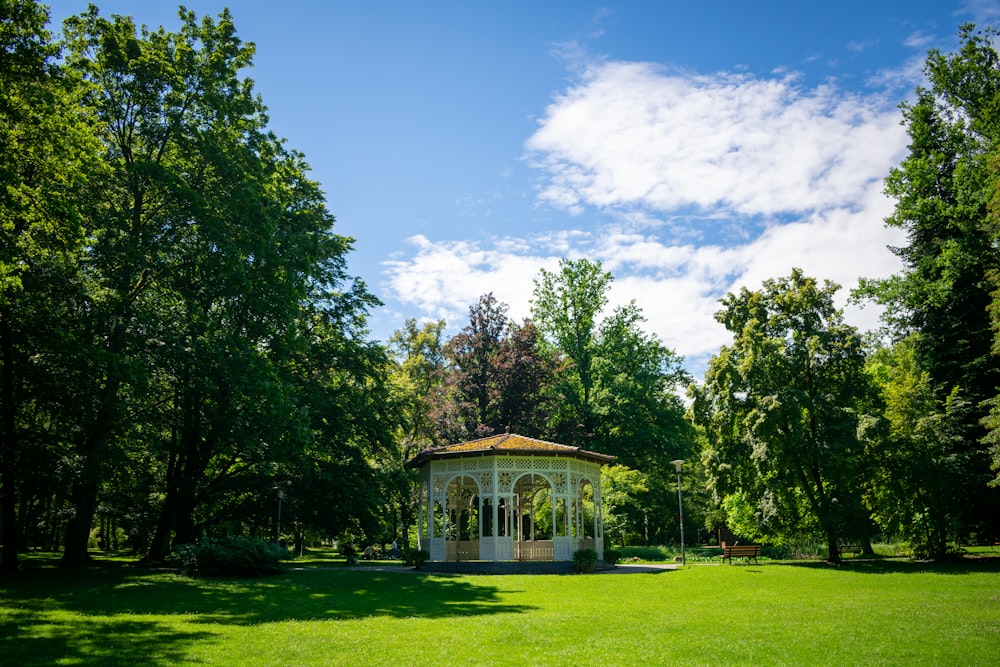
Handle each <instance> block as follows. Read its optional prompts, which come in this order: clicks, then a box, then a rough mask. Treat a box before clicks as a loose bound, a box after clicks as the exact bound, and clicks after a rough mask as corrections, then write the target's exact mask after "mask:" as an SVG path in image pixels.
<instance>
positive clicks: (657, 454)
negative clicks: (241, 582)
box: [532, 259, 695, 540]
mask: <svg viewBox="0 0 1000 667" xmlns="http://www.w3.org/2000/svg"><path fill="white" fill-rule="evenodd" d="M612 281H613V277H612V275H611V274H610V273H609V272H606V271H604V269H603V268H602V267H601V264H600V263H599V262H592V261H589V260H586V259H581V260H576V261H572V260H562V262H561V263H560V271H559V273H551V272H548V271H545V270H543V271H542V272H541V274H540V276H539V278H538V279H537V280H536V281H535V292H534V298H533V301H532V313H533V316H534V317H535V321H536V322H537V323H538V326H539V329H540V330H542V331H543V332H544V333H545V335H546V336H547V337H548V339H549V342H550V344H551V345H552V346H553V347H554V348H555V349H557V350H559V351H560V352H561V354H562V355H563V358H564V359H565V361H566V364H565V367H564V368H562V369H561V372H560V373H559V375H558V376H557V378H556V384H555V386H554V389H553V393H555V395H556V396H557V397H558V399H559V400H558V401H557V402H556V406H557V410H556V411H555V413H554V414H553V416H552V418H550V422H551V426H550V428H551V430H552V432H553V437H555V438H556V439H558V440H560V441H562V442H567V443H570V444H574V445H577V446H581V447H587V448H592V449H596V450H598V451H601V452H604V453H607V454H612V455H614V456H616V457H618V461H619V463H622V464H623V465H626V466H629V467H630V468H635V469H638V470H641V471H642V472H643V473H645V474H646V475H648V480H649V484H648V486H649V488H650V489H651V490H652V492H651V493H650V495H649V496H648V497H646V498H645V499H644V503H645V506H646V507H647V508H648V510H649V511H648V513H647V518H648V524H649V525H648V529H646V530H644V535H649V536H650V539H651V540H652V539H657V538H659V539H665V536H666V535H667V534H668V532H670V531H671V528H670V527H669V526H668V525H667V524H666V522H667V521H668V520H669V519H668V517H670V516H671V514H672V510H670V509H669V508H675V507H676V501H675V500H674V495H673V494H674V493H676V488H675V485H674V484H673V482H672V481H671V480H673V476H674V469H673V467H672V466H670V465H669V461H671V460H673V459H678V458H684V459H689V458H692V456H691V455H692V454H693V452H694V442H695V438H694V431H693V429H692V428H691V425H690V423H689V422H688V421H687V420H686V419H685V416H684V414H685V409H684V406H683V404H682V401H681V399H680V397H679V392H680V389H681V387H684V386H686V385H687V383H688V382H689V381H690V378H689V376H688V374H687V373H686V372H685V371H684V369H683V366H682V359H681V358H680V357H679V356H677V355H676V354H675V353H674V352H673V351H672V350H670V349H669V348H667V347H666V346H665V345H663V344H662V343H661V342H660V340H659V339H658V338H657V337H656V336H654V335H650V334H647V333H646V332H644V331H643V329H642V327H643V324H644V322H645V318H644V317H643V315H642V312H641V310H640V309H639V308H638V306H637V305H636V304H635V303H634V302H631V303H628V304H626V305H624V306H619V307H617V308H614V309H612V310H611V312H610V313H605V312H604V311H605V307H606V306H607V303H608V292H609V290H610V287H611V284H612Z"/></svg>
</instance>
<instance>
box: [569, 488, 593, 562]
mask: <svg viewBox="0 0 1000 667" xmlns="http://www.w3.org/2000/svg"><path fill="white" fill-rule="evenodd" d="M575 496H576V498H575V507H574V508H573V510H574V511H573V537H576V538H577V540H578V545H579V547H578V548H580V549H593V548H594V544H595V540H594V538H595V536H596V534H597V530H598V528H597V524H598V517H597V516H596V515H595V505H594V485H593V484H591V482H590V480H589V479H587V478H586V477H584V478H582V479H581V480H580V483H579V484H578V485H577V489H576V494H575Z"/></svg>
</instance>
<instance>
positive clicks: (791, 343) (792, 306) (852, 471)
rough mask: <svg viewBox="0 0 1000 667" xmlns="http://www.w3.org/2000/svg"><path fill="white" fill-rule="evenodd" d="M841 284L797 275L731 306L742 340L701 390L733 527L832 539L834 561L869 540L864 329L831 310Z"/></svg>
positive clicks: (713, 367)
mask: <svg viewBox="0 0 1000 667" xmlns="http://www.w3.org/2000/svg"><path fill="white" fill-rule="evenodd" d="M837 289H838V287H837V286H836V285H834V284H832V283H829V282H827V283H826V284H825V285H823V286H820V285H818V284H817V283H816V281H815V280H813V279H811V278H807V277H806V276H804V275H803V274H802V272H801V271H800V270H798V269H796V270H793V271H792V274H791V275H790V276H789V277H788V278H783V279H778V280H767V281H765V282H764V285H763V289H762V290H760V291H756V292H754V291H750V290H748V289H746V288H744V289H743V290H741V291H740V293H739V294H730V295H728V296H727V297H726V298H725V299H723V300H722V303H723V306H724V308H723V309H722V310H720V311H719V312H718V313H717V314H716V319H718V320H719V321H720V322H721V323H723V324H724V325H725V326H726V328H727V329H728V330H729V331H731V332H732V333H733V337H734V342H733V345H732V346H731V347H724V348H723V349H722V350H721V351H720V353H719V354H718V355H717V356H715V357H713V358H712V359H711V361H710V362H709V368H708V372H707V373H706V376H705V384H704V386H702V387H696V388H694V389H693V395H694V405H693V408H692V411H693V414H694V416H695V419H696V420H698V422H699V423H700V424H701V425H702V426H703V427H704V428H705V430H706V433H707V435H708V439H709V449H708V450H707V451H706V452H705V455H704V457H705V459H706V462H707V464H708V466H709V468H710V474H711V475H712V480H711V484H712V486H713V487H714V489H715V490H716V493H717V495H718V498H719V499H720V500H722V501H723V502H724V505H725V508H726V510H727V517H728V518H729V520H730V521H731V522H732V525H733V527H734V529H737V530H738V532H740V533H741V534H743V535H745V536H747V537H755V536H758V535H760V536H765V537H768V538H772V539H780V538H782V537H784V536H789V535H794V534H798V533H804V532H805V533H807V532H809V531H818V532H819V533H821V534H823V535H824V536H825V537H826V538H827V541H828V542H829V544H830V555H831V559H833V560H836V559H837V558H838V555H837V549H836V544H837V540H838V538H839V537H840V536H841V535H851V536H854V535H861V536H865V537H866V536H867V530H868V527H867V526H868V524H867V521H868V516H867V515H868V511H867V509H866V508H865V507H864V506H863V505H862V503H861V488H860V486H859V482H860V480H862V479H863V471H864V470H865V465H864V463H865V458H864V443H863V442H862V441H861V440H860V439H859V429H858V426H859V419H860V417H861V414H862V409H863V408H864V407H866V406H869V405H871V401H872V399H871V389H870V384H869V381H868V376H867V375H866V374H865V372H864V359H865V357H864V352H863V348H862V345H861V339H860V336H859V335H858V333H857V331H855V330H854V329H853V328H852V327H849V326H847V325H846V324H844V323H843V321H842V317H841V313H840V312H839V311H838V310H837V309H836V308H835V307H834V305H833V294H834V293H835V291H836V290H837Z"/></svg>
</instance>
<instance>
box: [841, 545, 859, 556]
mask: <svg viewBox="0 0 1000 667" xmlns="http://www.w3.org/2000/svg"><path fill="white" fill-rule="evenodd" d="M837 548H838V549H839V550H840V554H841V555H844V554H854V555H855V556H856V555H858V554H859V553H861V547H860V546H859V545H857V544H841V545H840V546H839V547H837Z"/></svg>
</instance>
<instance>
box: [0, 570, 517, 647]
mask: <svg viewBox="0 0 1000 667" xmlns="http://www.w3.org/2000/svg"><path fill="white" fill-rule="evenodd" d="M505 595H507V596H508V598H509V596H510V595H511V593H506V594H505ZM514 595H516V593H515V594H514ZM532 608H533V607H530V606H527V605H520V604H511V603H510V602H509V599H506V600H505V599H504V598H503V597H501V595H500V592H499V590H498V589H497V588H496V587H495V586H491V585H489V584H488V583H487V582H486V580H482V579H475V580H470V579H468V578H460V577H435V576H431V575H423V574H415V573H396V572H382V573H380V572H358V571H353V570H344V569H333V570H306V571H299V572H294V573H288V574H284V575H279V576H275V577H269V578H266V579H254V580H237V579H193V578H189V577H186V576H183V575H180V574H176V573H173V572H169V571H157V570H147V569H142V568H129V567H111V568H105V567H97V568H90V569H87V570H85V571H78V572H69V571H62V570H57V569H28V570H26V571H24V572H22V573H18V574H16V575H4V576H3V577H0V664H2V665H40V664H53V663H55V662H57V661H59V660H64V661H68V662H69V663H71V664H85V665H107V664H122V665H126V664H128V665H134V664H152V665H160V664H163V665H166V664H174V663H176V662H179V661H182V660H183V656H184V649H185V647H186V646H188V645H190V644H191V643H193V642H196V641H204V640H211V638H213V637H215V636H217V635H219V634H221V632H220V630H219V629H218V628H212V627H210V626H213V625H253V624H258V623H269V622H281V621H312V620H328V621H339V620H349V619H356V618H365V617H371V616H384V617H393V618H404V617H422V618H444V617H455V616H473V615H483V614H519V613H523V612H526V611H529V610H531V609H532ZM202 628H204V629H202Z"/></svg>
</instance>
